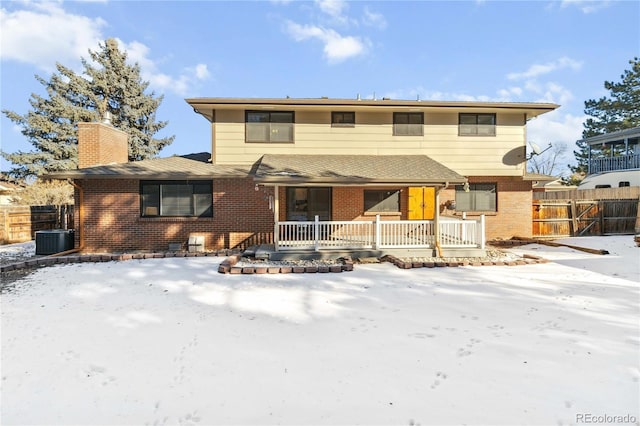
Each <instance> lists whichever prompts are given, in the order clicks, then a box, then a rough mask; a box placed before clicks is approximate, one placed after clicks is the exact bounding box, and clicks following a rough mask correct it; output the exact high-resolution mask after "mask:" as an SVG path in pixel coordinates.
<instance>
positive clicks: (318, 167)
mask: <svg viewBox="0 0 640 426" xmlns="http://www.w3.org/2000/svg"><path fill="white" fill-rule="evenodd" d="M210 158H211V154H209V153H206V152H202V153H198V154H189V155H182V156H174V157H168V158H156V159H151V160H143V161H135V162H129V163H122V164H109V165H104V166H95V167H87V168H84V169H77V170H66V171H60V172H54V173H49V174H47V175H45V176H44V178H46V179H211V178H224V177H228V178H233V177H249V176H253V177H254V179H255V181H256V182H257V183H262V184H273V185H276V184H278V185H301V184H327V185H363V184H424V185H429V184H431V185H433V184H457V183H460V184H461V183H464V182H466V179H465V177H464V176H461V175H459V174H458V173H456V172H454V171H453V170H451V169H449V168H447V167H445V166H443V165H442V164H440V163H438V162H437V161H435V160H433V159H431V158H429V157H428V156H426V155H293V154H283V155H272V154H267V155H264V156H262V158H261V159H260V160H259V161H258V162H257V163H256V164H253V165H251V164H248V165H219V164H211V163H210V162H209V159H210Z"/></svg>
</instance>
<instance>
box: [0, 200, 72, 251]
mask: <svg viewBox="0 0 640 426" xmlns="http://www.w3.org/2000/svg"><path fill="white" fill-rule="evenodd" d="M0 220H1V221H2V222H1V225H0V244H9V243H19V242H24V241H30V240H32V239H34V238H35V233H36V231H43V230H47V229H72V228H73V206H72V205H63V206H0Z"/></svg>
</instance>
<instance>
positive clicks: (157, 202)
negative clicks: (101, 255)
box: [140, 181, 213, 217]
mask: <svg viewBox="0 0 640 426" xmlns="http://www.w3.org/2000/svg"><path fill="white" fill-rule="evenodd" d="M140 216H142V217H158V216H173V217H192V216H196V217H212V216H213V190H212V185H211V181H142V182H140Z"/></svg>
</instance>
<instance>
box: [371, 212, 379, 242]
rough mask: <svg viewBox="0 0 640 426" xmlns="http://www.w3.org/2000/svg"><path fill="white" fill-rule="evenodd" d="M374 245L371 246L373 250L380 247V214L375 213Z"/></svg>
mask: <svg viewBox="0 0 640 426" xmlns="http://www.w3.org/2000/svg"><path fill="white" fill-rule="evenodd" d="M374 234H375V235H374V243H373V244H374V246H373V248H374V249H375V250H378V248H379V247H380V215H379V214H377V215H376V222H375V231H374Z"/></svg>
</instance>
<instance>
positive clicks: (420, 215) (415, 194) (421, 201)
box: [408, 186, 436, 220]
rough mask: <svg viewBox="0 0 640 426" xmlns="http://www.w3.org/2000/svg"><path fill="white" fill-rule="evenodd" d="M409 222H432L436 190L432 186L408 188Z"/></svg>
mask: <svg viewBox="0 0 640 426" xmlns="http://www.w3.org/2000/svg"><path fill="white" fill-rule="evenodd" d="M408 204H409V214H408V218H409V220H433V219H434V218H435V212H436V189H435V188H434V187H433V186H412V187H409V203H408Z"/></svg>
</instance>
